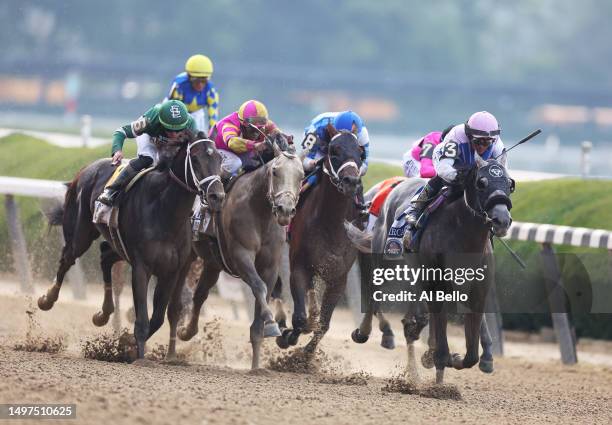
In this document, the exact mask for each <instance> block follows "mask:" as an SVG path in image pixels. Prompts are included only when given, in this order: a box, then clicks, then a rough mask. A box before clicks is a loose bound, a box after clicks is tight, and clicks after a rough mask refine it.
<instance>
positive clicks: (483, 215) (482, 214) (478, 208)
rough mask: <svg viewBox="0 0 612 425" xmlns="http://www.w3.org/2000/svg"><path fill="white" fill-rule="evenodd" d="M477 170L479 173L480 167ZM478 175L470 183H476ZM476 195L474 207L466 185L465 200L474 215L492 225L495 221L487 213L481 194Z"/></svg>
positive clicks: (464, 189)
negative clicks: (469, 198) (469, 199)
mask: <svg viewBox="0 0 612 425" xmlns="http://www.w3.org/2000/svg"><path fill="white" fill-rule="evenodd" d="M475 172H476V173H477V172H478V169H475ZM470 174H471V173H470ZM477 177H478V175H476V176H475V178H474V179H472V180H471V181H470V184H475V181H476V178H477ZM505 195H506V196H507V194H505ZM474 197H475V198H476V205H475V207H472V205H470V202H469V201H468V197H467V188H466V187H465V185H464V188H463V202H464V204H465V206H466V207H467V209H468V210H469V211H470V213H472V215H473V216H474V217H479V218H480V219H481V220H482V221H483V222H484V224H485V225H488V226H490V225H491V223H492V222H493V220H492V219H491V218H490V217H489V215H488V214H487V211H486V210H485V208H484V207H483V206H482V202H481V201H480V196H478V195H476V196H474Z"/></svg>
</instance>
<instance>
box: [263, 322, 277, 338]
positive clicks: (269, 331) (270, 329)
mask: <svg viewBox="0 0 612 425" xmlns="http://www.w3.org/2000/svg"><path fill="white" fill-rule="evenodd" d="M263 336H264V338H270V337H277V336H281V331H280V328H279V327H278V323H276V322H274V321H272V322H268V323H266V324H265V325H264V329H263Z"/></svg>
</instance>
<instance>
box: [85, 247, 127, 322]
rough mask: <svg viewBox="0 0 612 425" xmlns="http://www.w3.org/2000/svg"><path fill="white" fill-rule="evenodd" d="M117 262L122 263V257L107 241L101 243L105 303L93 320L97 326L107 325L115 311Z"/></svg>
mask: <svg viewBox="0 0 612 425" xmlns="http://www.w3.org/2000/svg"><path fill="white" fill-rule="evenodd" d="M117 261H121V257H120V256H119V255H118V254H117V253H116V252H115V251H113V249H112V248H111V246H110V244H109V243H108V242H107V241H103V242H102V243H100V268H101V269H102V279H103V280H104V301H103V302H102V310H101V311H98V312H97V313H96V314H94V315H93V317H92V319H91V320H92V322H93V324H94V325H96V326H104V325H106V324H107V323H108V319H109V318H110V315H111V314H113V312H114V311H115V305H114V303H113V274H112V268H113V264H115V263H116V262H117Z"/></svg>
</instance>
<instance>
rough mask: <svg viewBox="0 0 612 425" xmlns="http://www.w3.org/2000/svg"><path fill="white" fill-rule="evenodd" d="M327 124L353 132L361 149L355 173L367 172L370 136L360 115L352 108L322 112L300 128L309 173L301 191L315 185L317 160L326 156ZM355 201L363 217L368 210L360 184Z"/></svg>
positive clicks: (306, 168) (318, 161)
mask: <svg viewBox="0 0 612 425" xmlns="http://www.w3.org/2000/svg"><path fill="white" fill-rule="evenodd" d="M327 124H332V125H333V126H334V127H335V128H336V130H347V131H351V132H353V133H355V134H356V135H357V143H359V146H361V149H362V158H361V159H362V165H361V167H360V168H359V175H360V176H361V177H363V176H364V175H365V174H366V173H367V171H368V159H369V156H370V135H369V133H368V129H367V128H366V126H365V125H364V124H363V120H362V119H361V117H360V116H359V115H358V114H357V113H355V112H353V111H344V112H324V113H322V114H319V115H317V116H316V117H314V118H313V119H312V121H311V122H310V125H309V126H308V127H306V128H305V129H304V135H305V137H304V141H303V142H302V148H304V150H305V151H306V155H305V157H304V161H303V165H304V171H305V172H306V173H309V175H308V177H307V178H306V183H305V184H304V185H303V186H302V190H301V192H302V193H303V192H305V191H306V190H308V188H310V187H312V186H314V185H316V184H317V175H318V172H317V171H318V169H319V167H321V164H322V161H321V160H322V159H323V158H324V157H325V155H327V152H326V151H325V149H326V146H328V145H329V141H330V139H331V138H330V135H329V134H328V132H327ZM355 204H356V206H357V208H358V210H359V213H360V215H361V216H366V215H367V213H368V212H367V207H366V206H365V204H364V199H363V187H360V188H359V189H358V191H357V195H356V200H355Z"/></svg>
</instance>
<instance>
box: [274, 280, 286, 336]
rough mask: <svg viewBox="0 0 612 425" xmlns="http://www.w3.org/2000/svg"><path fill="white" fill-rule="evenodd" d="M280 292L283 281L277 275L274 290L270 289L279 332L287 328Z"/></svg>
mask: <svg viewBox="0 0 612 425" xmlns="http://www.w3.org/2000/svg"><path fill="white" fill-rule="evenodd" d="M282 292H283V281H282V279H281V277H280V275H279V276H278V278H276V284H275V285H274V290H273V291H272V300H273V301H274V306H275V307H276V313H275V314H274V320H275V321H276V323H278V327H279V328H280V329H281V332H282V331H283V330H285V329H287V313H286V312H285V306H284V304H283V298H282Z"/></svg>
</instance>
